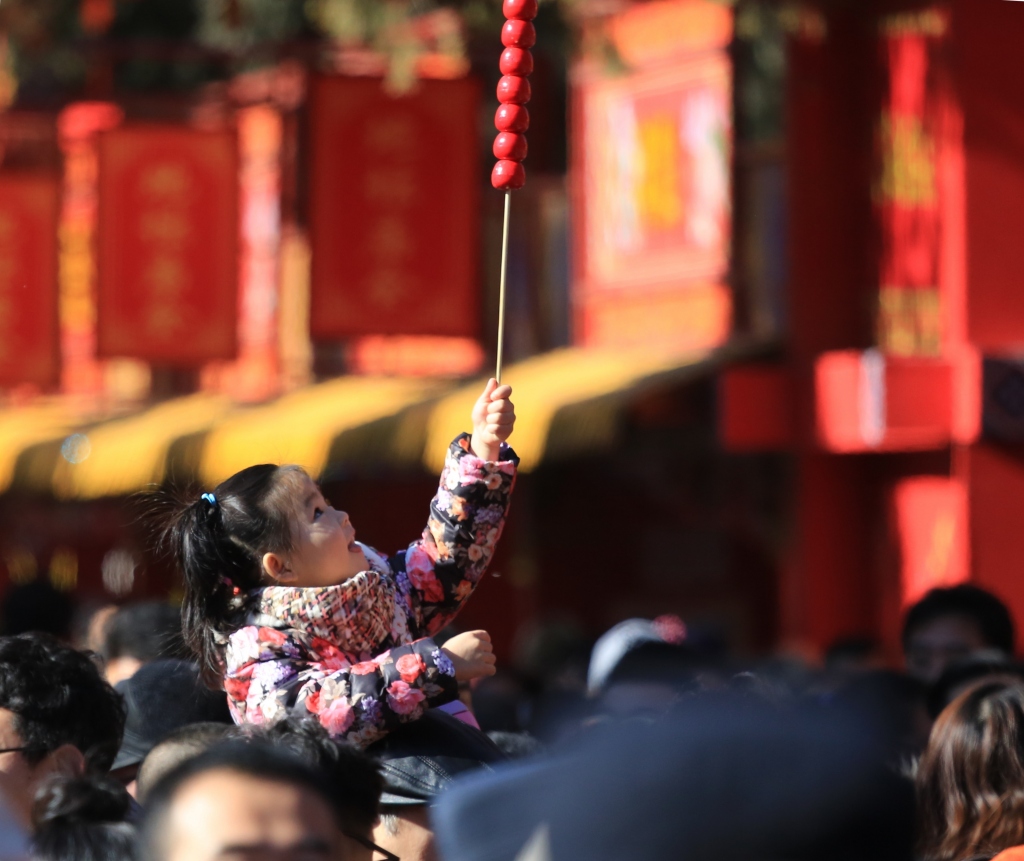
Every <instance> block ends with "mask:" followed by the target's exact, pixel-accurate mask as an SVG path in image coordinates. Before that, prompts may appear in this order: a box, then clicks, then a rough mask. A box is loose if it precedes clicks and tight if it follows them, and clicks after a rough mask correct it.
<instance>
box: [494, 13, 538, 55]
mask: <svg viewBox="0 0 1024 861" xmlns="http://www.w3.org/2000/svg"><path fill="white" fill-rule="evenodd" d="M501 44H502V45H504V46H505V47H506V48H532V47H533V46H534V45H536V44H537V30H536V28H535V27H534V26H533V24H531V23H530V22H529V21H519V20H517V19H513V20H511V21H506V22H505V26H504V27H502V28H501Z"/></svg>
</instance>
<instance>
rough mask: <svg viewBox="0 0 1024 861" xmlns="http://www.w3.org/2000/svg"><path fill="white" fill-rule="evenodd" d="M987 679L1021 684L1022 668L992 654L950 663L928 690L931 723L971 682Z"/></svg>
mask: <svg viewBox="0 0 1024 861" xmlns="http://www.w3.org/2000/svg"><path fill="white" fill-rule="evenodd" d="M990 676H1000V677H1002V678H1004V679H1010V678H1016V679H1018V680H1019V681H1020V682H1021V683H1022V684H1024V666H1021V665H1020V664H1018V663H1016V662H1014V661H1011V660H1010V659H1009V658H1006V657H1003V656H1001V655H996V654H993V653H987V654H986V653H982V654H979V655H971V656H969V657H966V658H962V659H961V660H959V661H954V662H953V663H951V664H950V665H949V666H947V667H946V669H944V670H943V671H942V675H941V676H939V677H938V679H936V680H935V681H934V682H933V683H932V685H931V687H929V688H928V714H929V716H930V717H931V719H932V720H935V719H936V718H937V717H938V716H939V715H940V714H941V713H942V711H943V709H945V708H946V706H948V705H949V704H950V703H951V702H953V700H955V699H956V698H957V697H958V696H960V694H962V693H963V692H964V691H965V690H966V689H967V688H968V687H970V686H971V685H972V683H974V682H980V681H981V680H982V679H987V678H989V677H990Z"/></svg>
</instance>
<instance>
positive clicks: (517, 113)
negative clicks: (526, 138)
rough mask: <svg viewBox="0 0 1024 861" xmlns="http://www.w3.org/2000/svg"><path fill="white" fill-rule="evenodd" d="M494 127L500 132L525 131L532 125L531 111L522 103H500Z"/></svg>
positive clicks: (495, 115)
mask: <svg viewBox="0 0 1024 861" xmlns="http://www.w3.org/2000/svg"><path fill="white" fill-rule="evenodd" d="M494 127H495V128H496V129H497V130H498V131H499V132H525V131H526V130H527V129H528V128H529V127H530V112H529V111H528V110H527V109H526V108H524V107H523V106H522V105H498V110H497V112H496V113H495V114H494Z"/></svg>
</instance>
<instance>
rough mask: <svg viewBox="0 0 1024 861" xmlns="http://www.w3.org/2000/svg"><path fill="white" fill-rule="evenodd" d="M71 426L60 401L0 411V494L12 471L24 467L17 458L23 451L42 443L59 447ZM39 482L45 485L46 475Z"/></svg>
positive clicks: (12, 477) (11, 479) (11, 480)
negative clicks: (41, 481)
mask: <svg viewBox="0 0 1024 861" xmlns="http://www.w3.org/2000/svg"><path fill="white" fill-rule="evenodd" d="M74 426H75V420H74V417H73V416H72V414H71V411H70V410H69V409H68V408H67V407H66V406H65V405H63V404H60V403H52V404H42V405H38V406H31V407H15V408H13V409H9V410H4V411H2V412H0V493H5V492H6V491H7V490H9V489H10V487H11V485H12V484H13V483H14V480H15V474H16V473H17V472H19V471H23V470H24V464H23V463H21V464H20V463H19V458H20V457H21V456H22V454H23V453H24V452H25V451H27V450H28V449H31V448H32V447H33V446H37V445H40V444H42V443H55V444H56V445H58V446H59V445H60V441H61V440H63V439H64V438H65V437H66V436H67V435H68V434H69V433H70V432H71V430H72V428H73V427H74ZM43 483H44V484H46V485H47V486H48V476H47V477H46V478H44V481H43Z"/></svg>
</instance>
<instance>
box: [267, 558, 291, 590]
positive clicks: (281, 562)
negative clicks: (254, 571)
mask: <svg viewBox="0 0 1024 861" xmlns="http://www.w3.org/2000/svg"><path fill="white" fill-rule="evenodd" d="M263 573H265V574H266V575H267V576H268V577H269V578H270V579H271V580H273V581H275V582H276V583H291V582H293V581H294V580H295V574H294V572H293V571H292V569H291V568H289V567H288V561H287V560H286V559H285V558H284V557H283V556H281V555H279V554H277V553H264V554H263Z"/></svg>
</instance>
